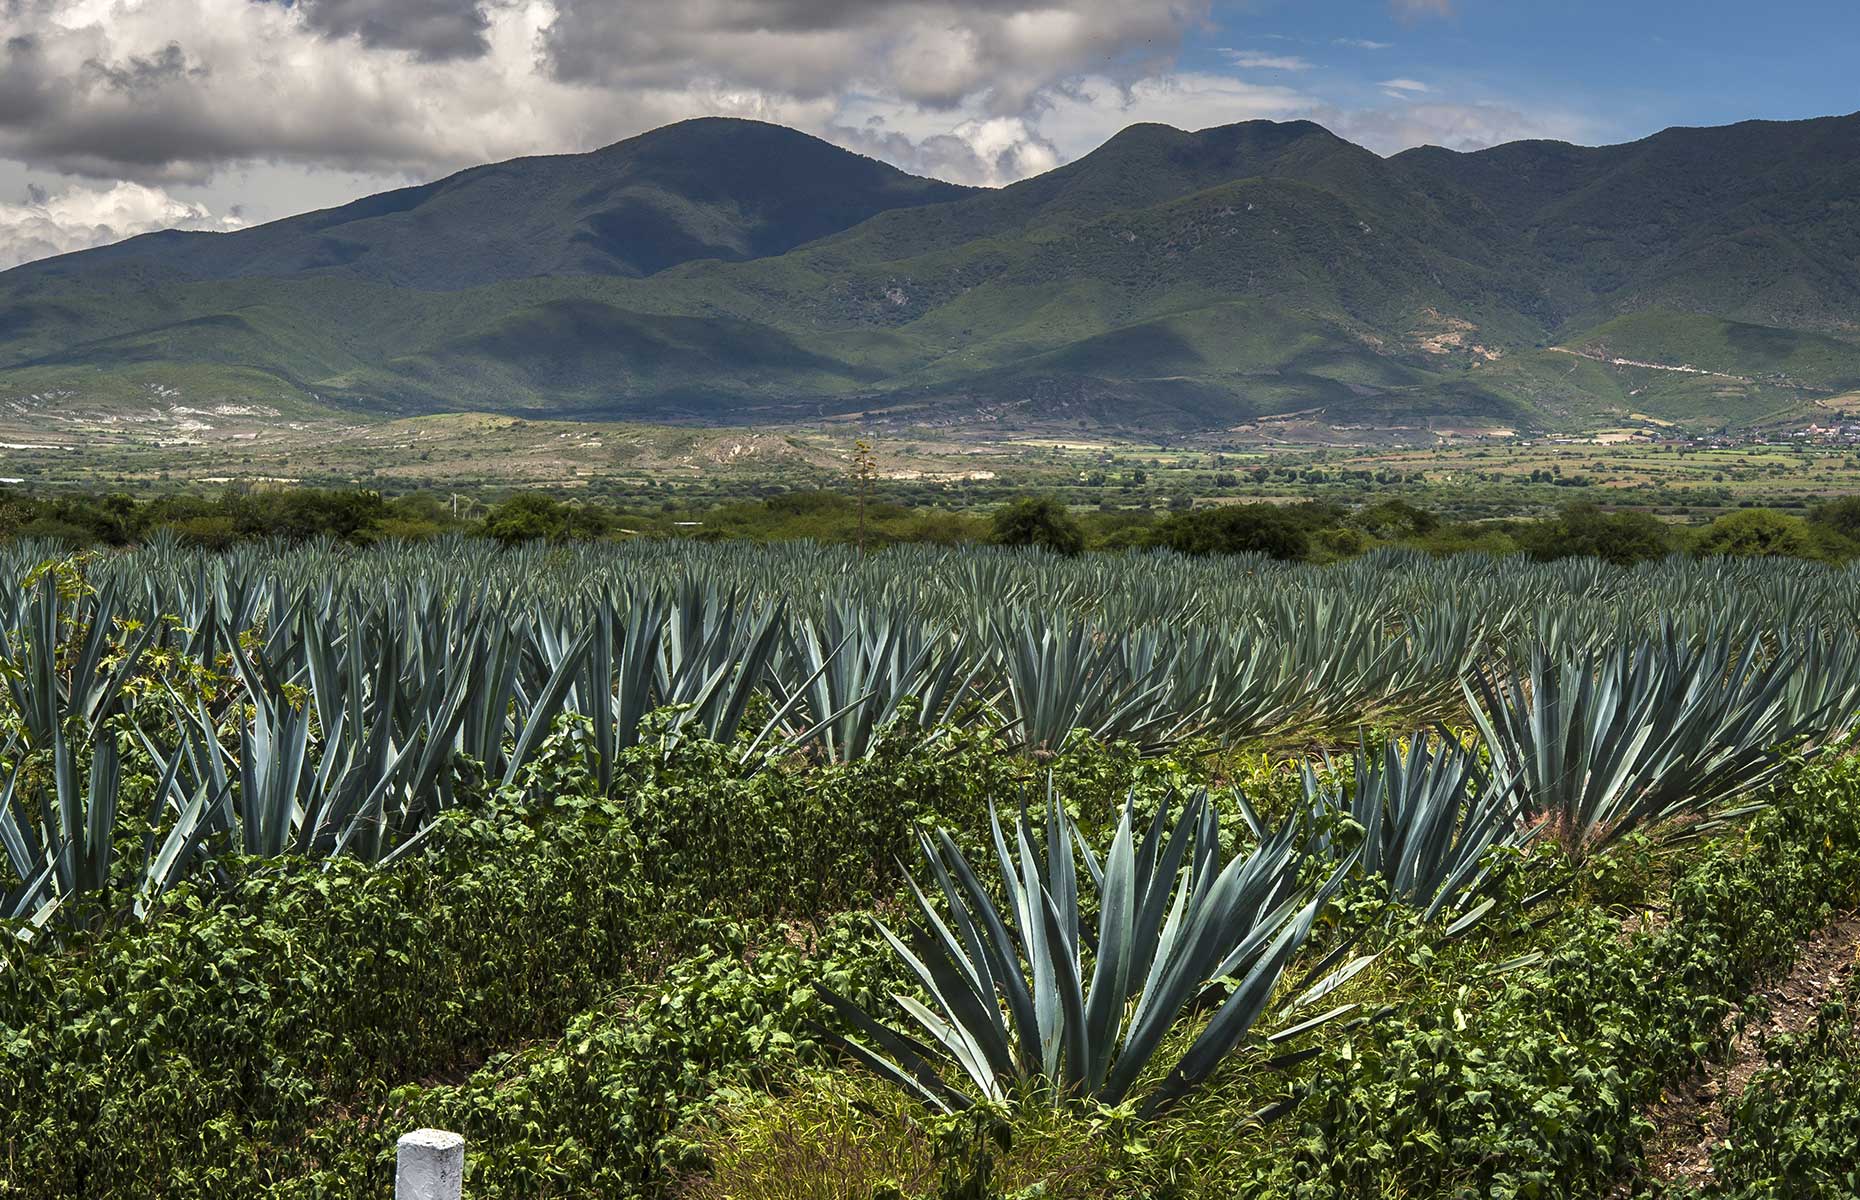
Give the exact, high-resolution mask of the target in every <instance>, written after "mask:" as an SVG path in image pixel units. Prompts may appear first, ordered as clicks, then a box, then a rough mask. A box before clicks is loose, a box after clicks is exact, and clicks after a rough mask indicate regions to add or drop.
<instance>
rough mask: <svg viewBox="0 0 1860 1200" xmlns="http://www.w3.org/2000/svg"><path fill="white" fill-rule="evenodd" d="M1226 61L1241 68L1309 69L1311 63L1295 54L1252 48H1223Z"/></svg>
mask: <svg viewBox="0 0 1860 1200" xmlns="http://www.w3.org/2000/svg"><path fill="white" fill-rule="evenodd" d="M1221 53H1222V54H1224V55H1226V57H1227V61H1228V62H1230V63H1232V64H1233V65H1234V66H1236V67H1240V68H1242V69H1243V70H1253V71H1309V70H1310V69H1311V67H1312V63H1311V62H1310V60H1308V59H1303V58H1300V57H1298V56H1297V55H1295V54H1260V53H1258V52H1257V51H1253V50H1223V51H1221Z"/></svg>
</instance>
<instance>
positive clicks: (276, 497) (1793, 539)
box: [0, 487, 1860, 565]
mask: <svg viewBox="0 0 1860 1200" xmlns="http://www.w3.org/2000/svg"><path fill="white" fill-rule="evenodd" d="M447 533H459V534H468V535H475V536H483V537H489V538H494V539H496V540H498V541H501V542H505V543H509V544H515V543H520V542H529V541H547V542H567V541H591V540H628V539H632V538H639V537H676V538H689V539H695V540H705V541H711V540H728V539H744V540H754V541H780V540H791V539H797V538H810V539H813V540H816V541H824V542H846V543H854V544H863V545H866V546H868V547H876V546H883V545H887V544H895V543H904V542H932V543H939V544H944V545H962V544H993V545H1006V546H1039V547H1043V548H1045V549H1048V550H1052V551H1055V552H1058V553H1061V554H1081V553H1086V552H1090V551H1118V550H1143V549H1168V550H1174V551H1177V552H1179V553H1184V554H1218V553H1259V554H1265V555H1268V556H1270V557H1272V558H1276V559H1281V560H1285V561H1294V562H1331V561H1337V560H1341V559H1345V558H1351V557H1354V556H1355V555H1358V554H1362V553H1365V552H1367V551H1369V550H1373V549H1376V548H1378V547H1383V546H1403V547H1409V548H1413V549H1419V550H1425V551H1429V552H1431V553H1435V554H1451V553H1458V552H1464V551H1479V552H1485V553H1490V554H1499V555H1505V554H1524V555H1528V556H1530V557H1532V558H1536V559H1540V560H1548V559H1557V558H1568V557H1575V556H1593V557H1597V558H1601V559H1605V560H1607V561H1609V562H1612V563H1616V564H1620V565H1628V564H1632V563H1636V562H1643V561H1647V560H1650V559H1657V558H1663V557H1666V556H1667V555H1670V554H1697V555H1733V556H1769V557H1789V558H1800V559H1810V560H1817V561H1823V562H1846V561H1848V560H1850V559H1853V558H1856V557H1860V496H1847V497H1841V498H1838V499H1832V500H1830V501H1828V502H1826V503H1824V504H1822V505H1820V506H1818V507H1816V508H1813V509H1811V510H1809V511H1808V513H1807V514H1806V515H1805V516H1798V515H1795V514H1792V513H1784V512H1780V511H1777V510H1774V509H1766V508H1746V509H1739V510H1737V511H1734V512H1731V513H1727V514H1725V515H1723V516H1720V517H1718V518H1717V519H1716V520H1713V521H1711V522H1710V523H1708V524H1701V525H1678V524H1673V523H1670V522H1666V521H1661V520H1659V519H1657V518H1655V517H1653V516H1651V515H1649V514H1647V513H1644V512H1640V511H1637V510H1632V509H1608V508H1604V507H1601V506H1598V505H1596V504H1593V503H1587V502H1584V503H1575V504H1570V505H1566V506H1564V507H1563V508H1561V509H1559V510H1558V511H1556V512H1554V513H1552V514H1550V515H1547V516H1535V517H1517V518H1510V519H1501V520H1480V521H1454V520H1449V519H1447V518H1445V517H1443V516H1442V515H1440V514H1438V513H1435V512H1432V511H1430V510H1428V509H1426V508H1423V507H1420V506H1418V505H1415V504H1412V503H1410V502H1408V501H1406V500H1400V499H1391V500H1383V501H1379V502H1376V503H1372V504H1366V505H1362V506H1358V507H1351V506H1348V505H1343V504H1338V503H1335V502H1333V501H1306V502H1302V503H1290V504H1270V503H1258V502H1253V503H1231V504H1229V503H1219V502H1214V503H1202V504H1199V505H1196V506H1194V507H1192V508H1187V509H1179V510H1175V511H1170V512H1167V513H1157V512H1153V511H1149V510H1145V509H1109V510H1107V509H1102V508H1093V509H1085V510H1076V509H1073V508H1070V507H1068V506H1067V505H1065V504H1064V503H1062V502H1061V501H1059V500H1058V499H1055V498H1053V497H1050V496H1042V495H1029V496H1023V497H1020V498H1017V499H1014V500H1011V501H1010V502H1008V503H1006V504H1004V505H1001V506H999V507H997V508H995V509H993V510H992V511H978V510H959V509H949V508H940V507H927V506H916V505H908V504H900V503H895V502H889V501H875V500H871V499H869V498H867V497H866V496H865V495H863V494H857V495H852V496H849V495H845V494H842V493H839V492H826V491H819V492H791V493H784V494H780V495H775V496H770V497H766V498H763V499H758V500H743V501H736V502H732V503H726V504H719V505H713V506H710V507H706V508H678V507H675V506H673V505H670V504H665V505H661V506H660V507H658V508H656V509H651V510H645V509H635V510H629V509H625V508H620V507H615V506H611V505H606V504H602V503H598V502H584V501H581V500H579V499H577V498H575V497H572V496H563V495H560V494H552V493H543V492H520V493H517V494H514V495H510V496H506V497H503V498H501V499H499V500H497V501H495V502H492V503H489V504H485V503H479V502H476V501H471V502H468V503H467V504H466V505H464V506H463V507H461V506H460V505H459V504H458V502H457V498H453V497H444V496H439V495H436V494H433V493H425V492H419V493H412V494H409V495H403V496H387V495H383V494H382V493H380V492H376V491H370V490H364V489H324V488H307V487H291V488H268V489H262V490H255V489H239V488H234V489H228V490H226V491H224V492H221V493H219V494H217V495H198V494H177V495H165V496H155V497H149V498H137V497H134V496H130V495H127V494H121V493H108V494H85V493H62V492H61V493H35V492H31V491H27V490H23V489H20V488H17V487H9V488H0V538H5V539H40V540H45V541H51V542H56V543H59V544H62V545H65V546H68V547H72V548H80V547H89V546H129V545H135V544H138V543H141V542H144V541H147V540H149V539H150V538H153V537H157V536H168V537H173V538H175V539H177V540H179V541H181V542H183V543H186V544H190V545H197V546H204V547H208V548H219V547H225V546H229V545H232V544H234V543H236V542H240V541H251V540H262V539H284V540H288V541H305V540H311V539H319V538H321V539H330V540H334V541H339V542H346V543H351V544H368V543H373V542H380V541H393V540H401V539H411V540H417V539H421V538H429V537H435V536H439V535H442V534H447Z"/></svg>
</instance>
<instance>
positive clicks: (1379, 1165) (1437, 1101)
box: [1238, 760, 1860, 1200]
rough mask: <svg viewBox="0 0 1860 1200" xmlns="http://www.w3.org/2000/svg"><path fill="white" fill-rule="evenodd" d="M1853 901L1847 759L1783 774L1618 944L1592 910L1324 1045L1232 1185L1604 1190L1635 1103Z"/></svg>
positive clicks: (1696, 1054) (1505, 1192)
mask: <svg viewBox="0 0 1860 1200" xmlns="http://www.w3.org/2000/svg"><path fill="white" fill-rule="evenodd" d="M1857 899H1860V763H1856V762H1855V761H1853V760H1846V761H1843V762H1841V763H1839V764H1835V765H1827V766H1815V767H1811V768H1807V769H1804V770H1801V771H1800V772H1798V773H1797V774H1796V775H1795V776H1794V777H1793V779H1792V781H1791V782H1790V783H1789V784H1788V785H1787V786H1786V787H1785V788H1783V789H1781V795H1780V796H1779V798H1778V803H1777V804H1776V806H1775V807H1774V808H1772V809H1771V810H1769V811H1768V812H1766V813H1765V814H1764V815H1762V816H1761V817H1759V818H1758V819H1757V820H1756V821H1755V822H1754V823H1753V824H1752V825H1751V826H1750V827H1749V828H1748V830H1747V831H1746V833H1745V834H1744V835H1742V836H1734V837H1730V838H1727V839H1724V840H1723V841H1722V842H1719V843H1717V844H1714V845H1713V846H1712V847H1710V848H1709V849H1708V850H1707V851H1706V852H1705V853H1704V855H1703V856H1702V857H1701V858H1700V859H1699V860H1698V861H1697V862H1696V863H1695V864H1694V865H1692V866H1691V867H1690V868H1689V869H1687V870H1686V871H1685V873H1684V874H1683V875H1682V876H1680V877H1679V878H1678V879H1677V880H1676V881H1675V883H1674V886H1673V888H1672V892H1671V896H1670V900H1669V903H1670V912H1669V914H1668V915H1669V918H1670V919H1669V921H1668V923H1667V924H1665V925H1664V926H1663V927H1661V928H1660V929H1658V930H1657V931H1656V932H1653V933H1651V934H1643V935H1639V936H1632V937H1624V935H1623V932H1622V928H1621V924H1620V921H1619V919H1618V918H1617V917H1616V916H1614V915H1612V914H1610V913H1608V912H1607V911H1604V910H1601V909H1599V908H1596V907H1592V906H1590V907H1582V908H1578V909H1575V910H1573V911H1572V912H1571V913H1570V915H1568V916H1567V917H1565V918H1564V919H1563V921H1562V923H1561V925H1560V926H1559V927H1558V929H1557V930H1556V932H1555V935H1554V938H1553V941H1554V943H1555V945H1556V949H1555V950H1554V952H1553V953H1551V954H1550V955H1549V957H1548V958H1547V959H1546V960H1545V961H1544V962H1542V963H1541V964H1539V965H1537V966H1535V967H1533V968H1531V969H1529V970H1527V971H1520V972H1516V973H1514V974H1512V975H1511V976H1509V977H1508V978H1507V980H1506V982H1505V984H1504V986H1503V989H1502V991H1501V992H1500V994H1499V995H1498V997H1497V999H1496V1000H1494V1001H1493V1002H1492V1003H1490V1005H1489V1006H1488V1007H1486V1008H1484V1009H1483V1011H1481V1010H1479V1009H1478V1008H1477V1007H1475V1006H1473V1005H1472V1004H1471V1003H1470V1001H1468V1000H1458V1001H1454V1002H1450V1003H1448V1004H1445V1005H1443V1006H1441V1007H1439V1008H1437V1009H1432V1010H1428V1011H1422V1012H1419V1013H1416V1014H1413V1015H1412V1016H1410V1017H1408V1018H1406V1019H1404V1020H1403V1021H1402V1022H1401V1023H1400V1024H1399V1025H1396V1026H1393V1027H1391V1028H1390V1029H1388V1030H1387V1032H1386V1033H1384V1034H1381V1035H1377V1034H1375V1033H1374V1032H1373V1031H1372V1032H1369V1033H1366V1034H1365V1036H1363V1037H1361V1038H1354V1039H1350V1040H1348V1041H1340V1042H1336V1043H1330V1044H1326V1045H1325V1046H1324V1050H1323V1053H1322V1055H1321V1056H1320V1059H1319V1062H1320V1064H1321V1065H1320V1067H1319V1069H1318V1071H1317V1073H1316V1075H1315V1077H1314V1078H1313V1080H1312V1081H1311V1095H1310V1097H1309V1098H1308V1099H1307V1100H1305V1101H1304V1103H1303V1104H1302V1105H1300V1106H1299V1107H1298V1109H1297V1110H1296V1111H1295V1114H1294V1115H1293V1116H1292V1117H1291V1118H1288V1120H1290V1121H1293V1122H1296V1130H1297V1132H1296V1134H1295V1136H1294V1139H1293V1142H1292V1145H1291V1146H1290V1147H1289V1148H1288V1147H1286V1146H1283V1145H1274V1146H1273V1147H1272V1148H1271V1152H1270V1154H1269V1155H1268V1156H1266V1157H1264V1158H1262V1160H1261V1161H1259V1162H1258V1163H1257V1164H1256V1165H1255V1166H1254V1167H1253V1168H1252V1169H1251V1171H1250V1176H1249V1178H1248V1179H1247V1180H1246V1181H1245V1183H1244V1186H1243V1187H1239V1189H1238V1190H1239V1193H1240V1194H1243V1195H1249V1196H1260V1197H1265V1196H1273V1197H1285V1196H1290V1197H1300V1198H1305V1200H1317V1198H1320V1197H1321V1198H1325V1200H1332V1198H1335V1200H1343V1198H1345V1197H1350V1198H1354V1197H1360V1196H1377V1195H1410V1194H1418V1195H1428V1196H1451V1197H1464V1198H1466V1200H1472V1198H1474V1197H1500V1198H1505V1200H1511V1198H1516V1197H1555V1196H1579V1195H1599V1194H1602V1192H1603V1191H1604V1190H1605V1188H1606V1186H1607V1185H1608V1183H1609V1182H1610V1181H1611V1180H1612V1179H1613V1178H1614V1177H1615V1176H1616V1175H1617V1173H1619V1172H1620V1171H1621V1170H1622V1169H1623V1168H1625V1167H1628V1166H1630V1165H1631V1164H1632V1163H1633V1162H1634V1160H1635V1156H1636V1155H1637V1153H1638V1150H1639V1146H1640V1140H1641V1138H1642V1137H1643V1136H1644V1134H1645V1133H1646V1131H1647V1124H1646V1121H1645V1118H1643V1117H1642V1115H1641V1112H1642V1109H1643V1108H1644V1107H1645V1106H1646V1105H1647V1104H1648V1103H1650V1102H1651V1101H1652V1100H1654V1099H1656V1098H1657V1097H1658V1096H1659V1094H1660V1092H1661V1089H1662V1087H1663V1086H1664V1085H1665V1083H1666V1082H1667V1081H1669V1080H1671V1079H1673V1078H1674V1077H1676V1076H1679V1075H1681V1074H1684V1073H1685V1072H1687V1071H1690V1070H1692V1069H1693V1068H1694V1067H1695V1066H1696V1064H1697V1063H1698V1062H1699V1061H1700V1059H1701V1058H1703V1057H1704V1056H1705V1055H1706V1054H1707V1053H1708V1052H1710V1051H1711V1050H1713V1049H1714V1048H1715V1047H1717V1046H1719V1045H1720V1044H1721V1040H1722V1037H1723V1035H1724V1030H1725V1017H1726V1016H1727V1014H1729V1013H1730V1012H1731V1010H1732V1009H1733V1008H1734V1007H1735V1006H1736V1005H1737V1003H1738V1002H1739V1001H1740V1000H1741V999H1742V998H1743V997H1744V995H1745V994H1746V993H1747V991H1748V990H1749V989H1750V988H1751V986H1752V985H1753V984H1754V983H1755V982H1756V981H1757V980H1758V979H1760V978H1761V977H1762V976H1763V975H1765V974H1766V973H1769V972H1773V971H1776V970H1779V969H1783V968H1786V967H1787V966H1788V964H1789V963H1790V962H1791V961H1792V959H1793V957H1794V955H1795V954H1796V953H1797V950H1798V948H1799V942H1800V940H1801V939H1802V938H1803V937H1805V936H1806V935H1807V934H1809V933H1811V932H1813V931H1814V930H1815V929H1816V928H1817V927H1819V926H1820V925H1822V924H1824V923H1826V922H1827V921H1828V920H1829V919H1831V918H1832V916H1833V915H1834V914H1835V912H1837V911H1839V910H1841V909H1844V908H1847V907H1851V906H1852V905H1853V904H1854V902H1855V901H1856V900H1857Z"/></svg>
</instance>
